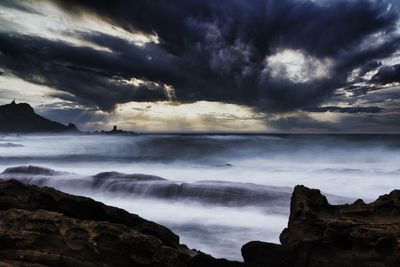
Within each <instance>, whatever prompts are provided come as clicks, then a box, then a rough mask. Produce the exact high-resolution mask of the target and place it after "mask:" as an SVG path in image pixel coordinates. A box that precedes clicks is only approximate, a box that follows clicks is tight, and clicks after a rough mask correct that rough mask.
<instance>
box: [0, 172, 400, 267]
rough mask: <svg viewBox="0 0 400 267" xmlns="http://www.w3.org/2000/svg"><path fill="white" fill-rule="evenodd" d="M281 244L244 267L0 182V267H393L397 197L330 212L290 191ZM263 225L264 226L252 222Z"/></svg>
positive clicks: (146, 228) (311, 195)
mask: <svg viewBox="0 0 400 267" xmlns="http://www.w3.org/2000/svg"><path fill="white" fill-rule="evenodd" d="M290 212H291V213H290V218H289V223H288V227H287V228H286V229H285V230H284V231H283V232H282V234H281V237H280V241H281V244H280V245H279V244H271V243H265V242H259V241H253V242H249V243H247V244H245V245H244V246H243V248H242V255H243V259H244V262H232V261H228V260H224V259H215V258H213V257H212V256H210V255H206V254H204V253H202V252H199V251H196V250H192V249H189V248H187V247H186V246H185V245H183V244H180V243H179V237H178V236H177V235H175V234H174V233H173V232H171V231H170V230H169V229H167V228H165V227H163V226H161V225H158V224H156V223H153V222H150V221H147V220H145V219H143V218H141V217H139V216H138V215H134V214H130V213H128V212H126V211H124V210H122V209H118V208H114V207H110V206H106V205H104V204H102V203H100V202H96V201H94V200H92V199H89V198H86V197H79V196H74V195H70V194H66V193H62V192H60V191H57V190H55V189H52V188H49V187H43V188H42V187H37V186H33V185H25V184H23V183H21V182H18V181H16V180H8V181H1V182H0V266H32V267H33V266H35V267H43V266H68V267H72V266H74V267H75V266H88V267H92V266H93V267H94V266H96V267H97V266H110V267H111V266H151V267H153V266H154V267H164V266H165V267H172V266H173V267H181V266H182V267H191V266H193V267H203V266H204V267H206V266H207V267H212V266H221V267H231V266H232V267H233V266H244V267H247V266H250V267H261V266H262V267H268V266H279V267H285V266H400V251H399V235H400V191H398V190H395V191H393V192H391V193H390V194H388V195H384V196H381V197H379V199H378V200H376V201H375V202H373V203H370V204H365V203H364V202H363V201H362V200H358V201H356V202H355V203H353V204H347V205H330V204H329V203H328V201H327V199H326V197H325V196H323V195H322V194H321V193H320V191H319V190H315V189H308V188H306V187H304V186H296V187H295V189H294V192H293V195H292V199H291V210H290ZM260 223H268V222H260Z"/></svg>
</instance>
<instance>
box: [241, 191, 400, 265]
mask: <svg viewBox="0 0 400 267" xmlns="http://www.w3.org/2000/svg"><path fill="white" fill-rule="evenodd" d="M399 236H400V190H395V191H393V192H391V193H390V194H388V195H383V196H381V197H379V199H378V200H376V201H375V202H373V203H370V204H366V203H364V202H363V201H362V200H357V201H356V202H355V203H353V204H346V205H331V204H329V203H328V201H327V199H326V197H325V196H323V195H322V194H321V193H320V191H319V190H316V189H308V188H306V187H304V186H296V187H295V189H294V192H293V196H292V201H291V207H290V218H289V223H288V227H287V228H286V229H285V230H284V231H283V232H282V234H281V236H280V241H281V243H282V245H276V244H269V243H263V242H250V243H248V244H246V245H245V246H243V248H242V254H243V258H244V260H245V262H246V263H247V264H248V265H249V266H281V267H283V266H315V267H317V266H328V267H330V266H332V267H334V266H335V267H336V266H341V267H346V266H349V267H354V266H400V246H399V244H400V239H399Z"/></svg>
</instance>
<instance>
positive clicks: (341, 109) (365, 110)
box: [303, 106, 385, 113]
mask: <svg viewBox="0 0 400 267" xmlns="http://www.w3.org/2000/svg"><path fill="white" fill-rule="evenodd" d="M303 110H304V111H308V112H336V113H379V112H382V111H384V110H385V109H383V108H380V107H377V106H370V107H336V106H324V107H311V108H305V109H303Z"/></svg>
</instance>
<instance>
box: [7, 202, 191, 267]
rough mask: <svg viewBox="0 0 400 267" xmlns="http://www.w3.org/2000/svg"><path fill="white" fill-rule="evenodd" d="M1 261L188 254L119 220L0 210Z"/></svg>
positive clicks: (60, 262)
mask: <svg viewBox="0 0 400 267" xmlns="http://www.w3.org/2000/svg"><path fill="white" fill-rule="evenodd" d="M0 240H1V243H0V259H1V260H0V261H6V262H8V263H13V264H15V265H19V264H17V262H18V261H19V262H21V261H22V262H30V263H35V264H42V265H44V266H65V267H67V266H68V267H69V266H70V267H75V266H88V267H89V266H90V267H92V266H93V267H96V266H121V267H122V266H160V267H174V266H186V264H187V262H188V259H189V258H188V256H187V255H186V254H184V253H183V252H179V251H178V250H175V249H172V248H170V247H167V246H164V245H163V243H162V242H161V241H160V240H159V239H157V238H156V237H153V236H150V235H143V234H141V233H139V232H138V231H136V230H134V229H132V228H129V227H126V226H124V225H121V224H113V223H109V222H101V221H86V220H78V219H72V218H69V217H66V216H64V215H62V214H60V213H56V212H50V211H45V210H37V211H26V210H18V209H9V210H7V211H1V212H0Z"/></svg>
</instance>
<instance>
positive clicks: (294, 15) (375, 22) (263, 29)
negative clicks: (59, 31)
mask: <svg viewBox="0 0 400 267" xmlns="http://www.w3.org/2000/svg"><path fill="white" fill-rule="evenodd" d="M42 2H51V3H55V4H57V5H58V6H59V7H60V8H61V9H62V10H63V11H64V12H66V13H68V14H72V15H73V16H76V21H77V23H79V21H80V19H82V18H87V17H93V16H94V17H96V18H97V19H99V20H101V21H104V22H107V23H110V24H112V25H113V27H115V28H116V29H119V28H122V29H125V30H126V31H129V32H132V33H136V34H142V35H143V36H148V35H151V36H157V40H158V41H157V42H146V43H144V44H143V45H137V44H135V43H132V42H131V41H130V40H129V39H126V38H125V39H124V38H123V37H122V36H113V35H110V34H106V33H104V32H96V31H91V32H87V31H85V32H79V31H76V30H75V31H73V32H65V33H64V34H65V35H70V37H71V38H72V37H73V38H75V39H78V40H80V41H81V43H82V44H85V43H90V44H92V45H95V46H96V47H99V48H103V49H100V50H99V49H94V48H93V47H91V46H89V45H88V46H85V45H81V46H78V45H76V44H70V43H67V42H64V41H61V40H57V39H51V38H44V37H39V36H33V35H23V34H19V33H5V32H0V52H1V54H0V66H1V67H2V68H4V69H6V71H7V72H10V73H12V74H13V75H16V76H18V77H21V78H22V79H25V80H27V81H30V82H33V83H38V84H45V85H47V86H50V87H53V88H56V89H58V90H59V91H60V94H59V95H58V97H60V98H62V99H66V100H68V101H75V102H78V103H81V104H83V105H88V106H97V107H99V108H100V109H102V110H104V111H112V110H113V109H114V108H115V107H116V105H117V104H121V103H128V102H132V101H146V102H147V101H149V102H152V101H163V100H171V99H173V100H176V101H178V102H180V103H187V102H195V101H203V100H204V101H218V102H224V103H233V104H239V105H245V106H250V107H252V108H254V110H256V111H262V112H265V111H266V112H287V111H291V110H296V109H303V108H306V107H310V106H319V105H320V104H321V103H323V102H324V101H326V100H327V99H329V98H331V97H332V96H333V95H334V92H335V90H336V89H337V88H339V87H343V86H349V84H347V78H348V76H349V74H350V73H351V72H352V71H353V70H354V69H355V68H360V69H362V70H361V71H360V73H361V72H364V73H366V72H368V71H369V70H371V69H372V68H375V66H376V65H374V64H377V65H379V64H381V63H379V60H381V59H383V58H386V57H390V56H391V55H392V54H393V53H395V52H396V51H398V47H399V46H398V45H399V43H400V38H399V36H397V35H396V25H397V24H396V23H397V22H398V15H397V14H398V13H397V11H398V10H397V8H396V7H393V8H392V9H388V2H387V1H362V0H352V1H347V0H339V1H326V2H324V3H323V4H320V3H317V2H313V1H298V0H248V1H237V0H220V1H211V0H206V1H204V0H187V1H177V0H168V1H166V0H162V1H147V0H136V1H123V0H115V1H105V0H103V1H101V0H99V1H79V0H70V1H66V0H57V1H56V0H54V1H51V0H48V1H44V0H42ZM389 2H390V1H389ZM31 5H34V4H33V3H31ZM20 23H21V22H20ZM55 28H56V27H55ZM382 36H383V37H382ZM368 40H372V41H373V42H372V41H371V42H367V41H368ZM375 41H376V42H375ZM371 43H373V44H374V45H371ZM282 51H283V52H282ZM285 51H286V52H285ZM287 51H289V54H287ZM282 53H284V54H282ZM285 53H286V54H285ZM285 57H286V58H287V57H289V58H291V59H292V61H293V60H295V61H298V60H303V63H304V64H302V65H301V66H300V65H298V66H297V67H295V68H293V67H289V65H291V62H292V61H290V60H289V61H288V62H286V63H285ZM292 63H293V62H292ZM135 81H141V82H140V83H138V82H135ZM355 110H357V109H356V108H353V109H349V110H347V111H346V112H352V111H355ZM327 111H328V110H327ZM330 111H332V110H330ZM342 111H344V110H340V111H339V109H338V108H336V110H335V111H334V112H342ZM364 111H366V110H364Z"/></svg>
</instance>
